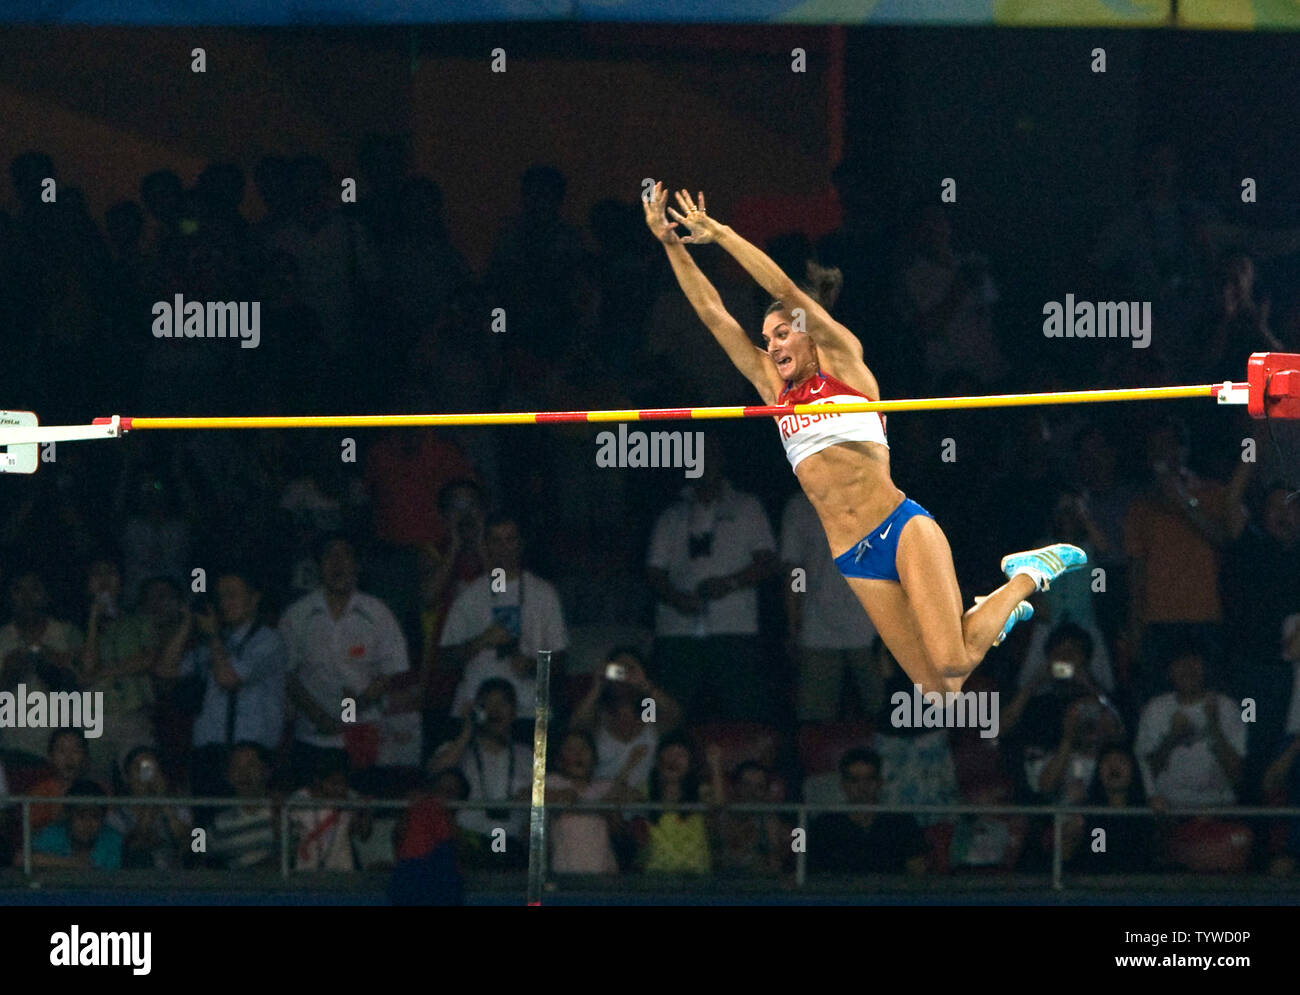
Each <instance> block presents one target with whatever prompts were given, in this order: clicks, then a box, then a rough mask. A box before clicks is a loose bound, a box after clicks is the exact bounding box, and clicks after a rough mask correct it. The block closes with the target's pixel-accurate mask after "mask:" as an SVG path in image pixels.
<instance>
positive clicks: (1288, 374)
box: [1246, 352, 1300, 418]
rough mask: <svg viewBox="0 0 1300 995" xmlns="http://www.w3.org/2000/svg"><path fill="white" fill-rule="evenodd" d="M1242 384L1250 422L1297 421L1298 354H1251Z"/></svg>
mask: <svg viewBox="0 0 1300 995" xmlns="http://www.w3.org/2000/svg"><path fill="white" fill-rule="evenodd" d="M1246 381H1247V383H1248V384H1249V385H1250V392H1249V399H1248V400H1247V402H1246V407H1247V410H1248V411H1250V415H1251V417H1252V418H1263V417H1265V416H1267V417H1269V418H1300V353H1295V352H1256V353H1251V356H1250V360H1249V362H1248V363H1247V364H1246Z"/></svg>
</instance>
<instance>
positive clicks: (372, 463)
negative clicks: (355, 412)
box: [364, 407, 477, 646]
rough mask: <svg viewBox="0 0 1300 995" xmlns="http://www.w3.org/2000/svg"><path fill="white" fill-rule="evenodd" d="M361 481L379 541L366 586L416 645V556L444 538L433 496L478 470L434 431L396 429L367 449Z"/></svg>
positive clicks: (367, 569)
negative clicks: (364, 485)
mask: <svg viewBox="0 0 1300 995" xmlns="http://www.w3.org/2000/svg"><path fill="white" fill-rule="evenodd" d="M408 410H419V409H418V407H413V408H409V409H408ZM364 477H365V484H366V492H367V494H368V496H369V498H370V506H371V510H372V514H373V526H374V535H375V539H376V540H377V548H376V549H374V550H373V552H372V554H371V557H370V558H369V560H368V562H367V563H366V565H365V566H366V569H365V574H366V579H367V585H368V588H369V590H370V591H371V592H372V593H373V594H374V595H375V597H377V598H381V599H382V600H383V601H384V602H385V603H386V604H387V605H388V606H389V607H390V608H391V609H392V610H393V614H394V615H396V616H397V620H398V622H399V623H400V624H401V626H402V631H403V634H404V635H405V636H406V640H407V644H408V645H410V646H419V645H420V643H419V638H420V598H419V592H420V552H421V550H423V549H427V548H429V547H431V546H441V545H442V544H443V543H444V542H445V541H446V539H447V527H446V523H445V521H444V519H443V515H442V513H441V512H440V511H439V508H438V502H437V501H436V500H435V498H436V495H437V494H438V492H439V491H440V490H441V489H442V487H443V486H444V485H445V484H447V483H448V482H449V481H452V480H457V479H460V478H463V477H469V478H471V479H473V478H476V477H477V472H476V470H475V468H474V466H473V465H472V464H471V463H470V461H469V460H468V459H466V458H465V454H464V453H463V452H461V450H460V449H459V448H458V447H457V446H455V445H452V444H451V443H448V442H446V441H445V440H443V439H442V438H441V437H440V436H439V435H438V434H437V432H435V431H434V430H433V429H431V428H423V429H420V428H415V429H412V428H400V429H395V430H393V431H392V432H390V433H388V434H387V435H386V436H384V437H383V438H381V439H380V440H379V441H378V442H376V443H375V444H374V445H373V446H371V447H370V449H369V451H368V452H367V454H366V460H365V471H364Z"/></svg>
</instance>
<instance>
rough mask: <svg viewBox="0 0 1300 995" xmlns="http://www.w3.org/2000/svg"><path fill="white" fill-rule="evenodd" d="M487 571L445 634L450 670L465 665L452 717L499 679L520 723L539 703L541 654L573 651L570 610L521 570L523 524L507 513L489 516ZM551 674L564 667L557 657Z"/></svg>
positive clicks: (452, 614)
mask: <svg viewBox="0 0 1300 995" xmlns="http://www.w3.org/2000/svg"><path fill="white" fill-rule="evenodd" d="M483 533H484V552H485V555H486V557H487V572H486V573H484V574H483V575H481V576H479V577H477V578H475V579H474V580H472V581H470V582H469V583H468V584H466V585H465V587H464V588H463V589H462V590H461V591H460V593H459V594H457V595H456V597H455V599H454V600H453V601H452V603H451V607H450V608H449V609H448V611H447V623H446V625H445V626H443V630H442V647H443V649H442V652H443V655H444V658H445V659H446V660H447V662H448V663H450V664H451V665H452V666H464V667H465V674H464V677H462V678H461V681H460V684H459V685H458V686H457V687H456V696H455V699H454V700H453V701H452V706H451V714H452V715H460V714H461V710H462V709H463V708H464V707H465V703H466V702H469V701H473V700H474V696H475V695H477V694H478V689H479V687H480V686H481V685H482V684H483V682H484V681H486V680H488V679H489V678H492V677H501V678H504V679H505V680H507V681H509V682H510V683H511V684H513V685H514V688H515V700H516V702H517V704H518V708H519V715H520V716H521V717H522V718H525V719H530V718H532V717H533V710H534V707H535V705H536V701H537V651H538V650H550V651H551V652H552V654H558V653H560V652H561V651H563V650H565V649H567V648H568V645H569V635H568V631H567V630H566V629H565V627H564V610H563V608H562V607H561V605H560V598H559V595H558V594H556V593H555V588H554V587H552V586H551V585H550V584H549V583H547V582H546V581H544V580H542V579H541V578H540V577H538V576H537V575H536V574H533V573H531V572H529V571H527V570H525V569H524V568H523V542H522V540H521V538H520V535H519V524H518V522H516V521H515V520H514V519H513V518H512V517H510V516H509V515H502V514H496V515H491V516H489V517H488V519H487V521H486V522H485V523H484V526H483ZM551 663H552V673H560V669H559V668H560V664H561V661H560V660H559V659H558V658H557V657H556V656H555V655H552V658H551Z"/></svg>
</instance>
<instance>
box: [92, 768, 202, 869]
mask: <svg viewBox="0 0 1300 995" xmlns="http://www.w3.org/2000/svg"><path fill="white" fill-rule="evenodd" d="M122 766H123V769H124V771H125V777H126V793H127V795H128V796H130V797H133V798H139V797H142V796H146V795H165V794H167V793H168V791H169V789H168V786H167V780H166V777H165V776H164V774H163V771H162V765H161V764H160V763H159V762H158V754H157V753H155V752H154V751H153V750H152V749H151V748H150V747H147V746H138V747H136V748H135V749H134V750H132V751H131V752H130V753H129V754H128V755H127V757H126V761H125V762H124V763H123V765H122ZM108 824H109V825H110V826H112V827H113V828H114V829H115V830H117V831H118V832H119V833H120V834H121V835H122V837H123V844H122V866H123V867H153V868H156V869H158V870H174V869H176V868H178V867H181V866H182V865H183V864H184V858H185V854H186V853H187V852H188V850H189V845H190V829H191V828H192V827H193V825H194V817H193V815H192V814H191V813H190V810H189V809H188V808H185V807H184V806H179V805H176V806H160V805H124V806H122V807H121V808H118V809H116V810H115V811H113V812H112V813H110V815H109V816H108Z"/></svg>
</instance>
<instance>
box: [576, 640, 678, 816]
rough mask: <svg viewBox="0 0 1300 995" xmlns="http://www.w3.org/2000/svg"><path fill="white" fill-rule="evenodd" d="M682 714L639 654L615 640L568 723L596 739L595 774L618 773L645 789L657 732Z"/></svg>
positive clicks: (610, 775) (665, 731)
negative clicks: (650, 717)
mask: <svg viewBox="0 0 1300 995" xmlns="http://www.w3.org/2000/svg"><path fill="white" fill-rule="evenodd" d="M646 699H650V701H652V702H653V703H654V721H653V722H648V721H645V717H646V714H647V713H646V707H647V706H646V705H645V702H646ZM681 714H682V710H681V706H680V705H678V704H677V701H676V700H675V699H674V698H673V697H672V696H671V695H670V694H669V693H668V692H667V691H665V690H663V689H662V688H659V687H656V686H655V685H654V684H653V683H651V681H650V679H649V678H648V677H647V676H646V672H645V665H644V661H643V659H642V657H641V654H640V653H639V652H638V651H637V650H636V649H634V648H633V647H631V646H617V647H615V648H614V649H612V650H610V652H609V657H608V660H607V662H606V663H605V666H604V667H603V668H602V669H601V670H600V671H599V672H598V673H597V674H596V679H595V680H594V681H592V683H591V687H590V688H589V689H588V691H587V694H586V695H585V696H584V697H583V699H582V701H581V702H579V703H578V706H577V708H575V709H574V712H573V720H572V725H573V728H575V729H581V730H584V731H586V732H589V733H591V735H592V736H593V737H594V739H595V744H596V771H595V776H596V777H597V778H602V779H606V780H608V779H612V778H615V777H618V776H619V774H620V773H622V774H624V776H625V777H626V779H627V784H628V785H629V787H630V788H631V789H632V790H633V791H638V792H641V793H643V794H644V792H645V791H646V789H647V787H648V786H649V782H650V770H651V767H652V766H653V765H654V756H655V752H656V750H657V749H658V746H659V737H660V736H661V735H664V736H667V735H669V734H670V733H672V732H673V730H675V729H676V728H677V726H678V724H679V723H680V722H681Z"/></svg>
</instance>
